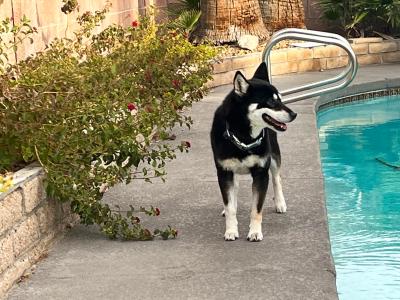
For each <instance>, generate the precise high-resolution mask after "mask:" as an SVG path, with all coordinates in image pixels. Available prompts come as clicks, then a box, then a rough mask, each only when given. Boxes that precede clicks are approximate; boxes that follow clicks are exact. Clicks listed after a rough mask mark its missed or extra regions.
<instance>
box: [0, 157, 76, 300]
mask: <svg viewBox="0 0 400 300" xmlns="http://www.w3.org/2000/svg"><path fill="white" fill-rule="evenodd" d="M43 176H44V175H43V172H42V169H41V168H40V167H37V166H34V165H31V166H28V167H27V168H24V169H22V170H20V171H18V172H16V173H15V174H14V183H15V184H14V186H13V187H12V188H11V189H10V190H9V191H7V192H6V193H0V299H3V297H5V295H6V293H7V291H8V290H9V289H10V288H11V287H12V285H13V284H14V283H15V282H17V281H18V280H19V278H21V276H22V275H23V274H24V273H25V271H27V270H28V269H30V268H31V266H32V265H34V264H35V263H36V262H37V261H38V260H40V259H41V258H42V257H43V256H44V255H45V254H46V252H47V250H48V248H49V246H50V245H51V243H52V242H53V241H54V240H55V239H56V238H57V237H59V236H62V232H63V231H64V230H65V229H66V228H67V227H70V226H71V225H72V224H74V223H76V222H77V220H78V218H77V216H76V215H74V214H72V213H71V211H70V208H69V203H65V204H61V203H59V202H56V201H54V200H52V199H48V198H46V195H45V192H44V190H43Z"/></svg>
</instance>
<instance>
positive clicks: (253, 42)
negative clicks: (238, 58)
mask: <svg viewBox="0 0 400 300" xmlns="http://www.w3.org/2000/svg"><path fill="white" fill-rule="evenodd" d="M258 42H259V39H258V36H255V35H249V34H246V35H242V36H241V37H240V38H239V39H238V45H239V47H240V48H243V49H248V50H251V51H253V50H255V49H257V46H258Z"/></svg>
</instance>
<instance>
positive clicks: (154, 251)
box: [9, 65, 400, 300]
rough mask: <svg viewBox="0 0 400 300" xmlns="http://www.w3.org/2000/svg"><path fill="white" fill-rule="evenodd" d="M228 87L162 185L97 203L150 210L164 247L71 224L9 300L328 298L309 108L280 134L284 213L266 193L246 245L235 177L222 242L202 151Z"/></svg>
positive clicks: (245, 202) (211, 173) (384, 72)
mask: <svg viewBox="0 0 400 300" xmlns="http://www.w3.org/2000/svg"><path fill="white" fill-rule="evenodd" d="M332 73H335V71H330V72H318V73H306V74H301V75H293V76H280V77H277V78H274V79H275V83H276V85H277V86H278V87H281V88H285V87H289V86H293V85H297V84H298V83H304V82H306V81H315V80H319V79H320V78H321V77H327V76H330V75H331V74H332ZM399 74H400V65H384V66H373V67H365V68H361V69H360V71H359V75H358V78H357V80H356V82H358V83H359V82H369V81H376V80H382V79H384V78H394V77H399ZM229 89H230V87H220V88H217V89H215V90H214V91H213V92H212V93H211V94H210V95H209V96H207V97H206V98H205V99H204V101H202V102H201V103H197V104H196V105H194V107H193V109H192V115H193V118H194V121H195V123H194V126H193V129H192V130H191V131H186V130H180V132H179V134H178V137H177V139H178V140H179V139H182V140H189V141H191V143H192V149H191V151H190V153H189V154H182V155H179V157H178V159H177V160H175V161H173V162H172V163H170V164H169V166H168V172H169V175H168V180H167V182H166V183H165V184H162V183H160V182H155V183H153V184H146V183H141V182H134V183H132V184H130V185H128V186H125V185H124V186H118V187H116V188H114V189H113V190H111V191H110V192H108V194H107V197H106V201H108V202H110V203H113V204H118V205H119V206H121V207H128V205H129V204H132V205H134V206H139V205H154V206H157V207H160V209H161V212H162V214H161V216H160V217H159V218H158V219H157V222H158V224H159V225H165V224H171V225H173V226H175V227H176V228H177V229H178V230H179V238H178V239H176V240H171V241H162V240H156V241H153V242H118V241H110V240H107V239H106V238H104V237H103V236H102V235H101V234H99V233H98V232H97V231H96V229H95V228H93V227H84V226H80V225H79V226H76V227H75V228H73V230H72V231H71V232H70V233H69V234H68V235H67V236H66V238H65V239H63V240H62V241H60V242H59V243H58V244H57V245H56V246H55V247H54V248H53V249H52V251H51V252H50V253H49V257H48V258H46V259H45V260H44V261H42V262H40V264H39V265H38V267H37V270H36V272H35V274H34V275H32V276H31V277H30V278H29V279H28V280H26V281H25V282H23V283H21V284H20V285H19V286H17V287H16V288H14V289H13V290H12V291H11V293H10V296H9V299H13V300H14V299H31V300H32V299H41V300H43V299H233V298H237V299H337V294H336V286H335V271H334V267H333V265H332V262H331V256H330V245H329V239H328V233H327V223H326V212H325V204H324V194H323V180H322V175H321V170H320V161H319V150H318V137H317V131H316V124H315V114H314V102H313V101H303V102H301V103H298V104H293V105H290V107H291V108H292V109H293V110H294V111H296V112H298V113H299V115H298V118H297V119H296V121H295V122H294V123H291V124H289V128H288V131H287V132H286V133H284V134H281V136H280V145H281V148H282V156H283V190H284V194H285V196H286V201H287V204H288V212H287V213H286V214H284V215H279V214H276V213H274V212H273V203H272V197H271V188H270V189H269V195H268V199H267V202H266V206H267V207H266V210H265V211H264V224H263V232H264V240H263V241H262V242H260V243H250V242H247V241H246V239H245V237H246V234H247V229H248V223H249V213H250V205H251V195H250V182H251V181H250V178H248V177H245V176H244V177H242V178H241V181H240V193H239V214H238V220H239V232H240V234H241V237H240V239H239V240H237V241H235V242H225V241H224V239H223V233H224V219H223V218H222V217H220V215H219V213H220V212H221V208H222V200H221V197H220V194H219V190H218V184H217V181H216V180H217V179H216V175H215V170H214V166H213V161H212V154H211V150H210V146H209V137H208V133H209V129H210V125H211V118H212V116H213V112H214V110H215V108H216V107H217V106H218V105H219V103H220V102H221V101H222V99H223V97H224V95H225V94H226V92H227V91H228V90H229Z"/></svg>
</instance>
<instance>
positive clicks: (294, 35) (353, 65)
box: [262, 28, 358, 103]
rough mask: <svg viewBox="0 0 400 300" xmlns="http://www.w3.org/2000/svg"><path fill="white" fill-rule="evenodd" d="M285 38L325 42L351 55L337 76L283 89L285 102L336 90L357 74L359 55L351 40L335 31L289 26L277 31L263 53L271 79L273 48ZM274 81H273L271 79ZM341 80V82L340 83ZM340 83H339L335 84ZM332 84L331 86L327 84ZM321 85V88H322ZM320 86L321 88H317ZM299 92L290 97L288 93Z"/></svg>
mask: <svg viewBox="0 0 400 300" xmlns="http://www.w3.org/2000/svg"><path fill="white" fill-rule="evenodd" d="M283 40H300V41H307V42H318V43H323V44H329V45H335V46H338V47H340V48H342V49H343V50H345V51H346V52H347V54H348V56H349V64H348V66H347V67H346V68H345V70H344V71H343V72H342V73H340V74H339V75H337V76H334V77H332V78H329V79H325V80H321V81H318V82H314V83H309V84H305V85H302V86H299V87H294V88H291V89H288V90H284V91H281V94H282V96H284V97H283V99H284V101H283V102H284V103H292V102H296V101H300V100H304V99H307V98H311V97H315V96H319V95H322V94H325V93H330V92H334V91H337V90H340V89H342V88H344V87H346V86H348V85H349V84H350V83H351V82H352V81H353V79H354V77H355V76H356V74H357V69H358V63H357V57H356V55H355V53H354V51H353V49H352V48H351V46H350V44H349V42H348V41H347V40H346V39H345V38H343V37H342V36H340V35H337V34H334V33H328V32H323V31H315V30H307V29H297V28H287V29H282V30H280V31H277V32H276V33H275V34H274V35H273V36H272V37H271V40H270V41H269V43H268V44H267V45H266V46H265V49H264V51H263V54H262V61H265V62H267V65H268V75H269V79H270V81H271V80H272V76H271V63H270V54H271V50H272V48H273V47H274V46H275V45H276V44H277V43H279V42H280V41H283ZM271 82H272V81H271ZM339 82H340V83H339ZM334 83H338V84H337V85H333V84H334ZM327 85H331V86H327ZM320 87H321V88H320ZM317 88H320V89H317ZM307 90H314V91H310V92H307V93H302V94H298V93H300V92H303V91H307ZM292 94H297V95H293V96H289V97H285V96H288V95H292Z"/></svg>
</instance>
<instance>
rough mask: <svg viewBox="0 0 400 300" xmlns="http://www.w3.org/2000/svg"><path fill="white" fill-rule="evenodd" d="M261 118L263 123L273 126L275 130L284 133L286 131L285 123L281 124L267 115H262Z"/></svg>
mask: <svg viewBox="0 0 400 300" xmlns="http://www.w3.org/2000/svg"><path fill="white" fill-rule="evenodd" d="M262 118H263V120H264V121H265V122H267V123H268V124H269V125H271V126H273V127H274V128H275V129H276V130H279V131H285V130H286V129H287V126H286V124H285V123H281V122H279V121H277V120H275V119H274V118H272V117H271V116H269V115H267V114H263V115H262Z"/></svg>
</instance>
